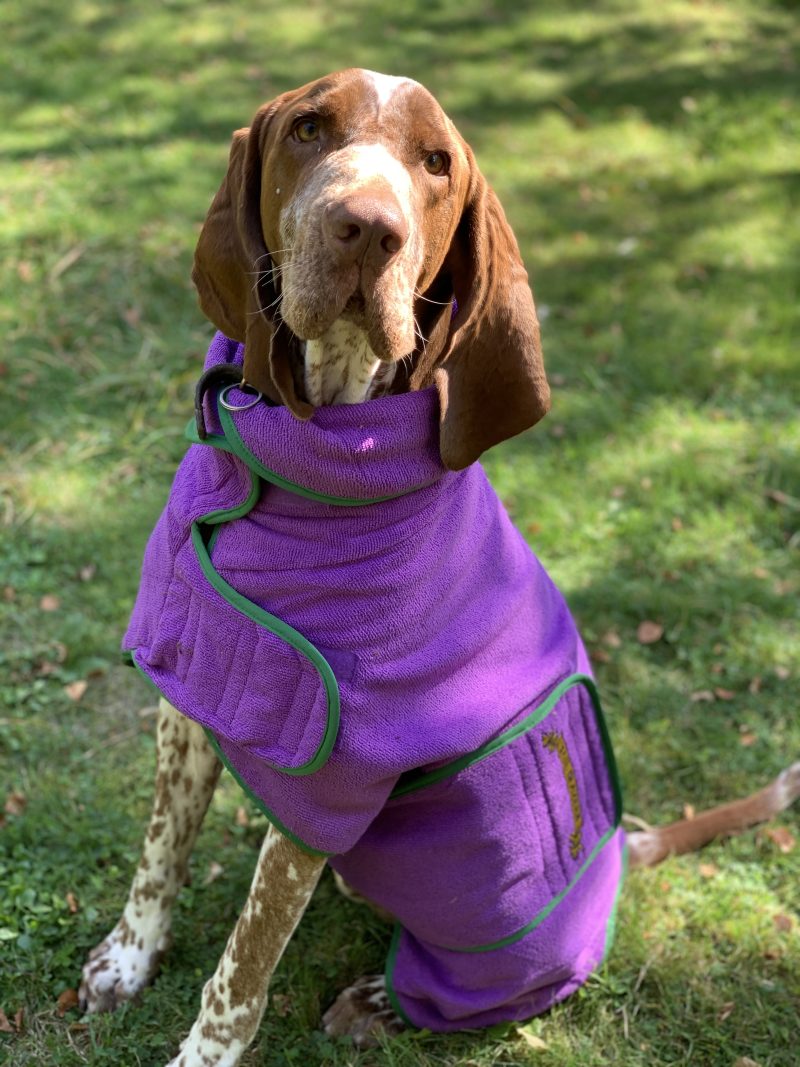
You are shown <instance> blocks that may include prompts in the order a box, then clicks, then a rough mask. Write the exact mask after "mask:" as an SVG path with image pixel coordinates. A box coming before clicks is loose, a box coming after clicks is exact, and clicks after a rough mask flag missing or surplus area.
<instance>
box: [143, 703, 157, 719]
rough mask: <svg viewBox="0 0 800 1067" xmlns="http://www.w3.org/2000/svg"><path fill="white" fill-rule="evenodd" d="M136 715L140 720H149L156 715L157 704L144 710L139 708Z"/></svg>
mask: <svg viewBox="0 0 800 1067" xmlns="http://www.w3.org/2000/svg"><path fill="white" fill-rule="evenodd" d="M138 715H139V718H140V719H150V718H152V717H153V715H158V704H150V705H148V707H146V708H139V711H138Z"/></svg>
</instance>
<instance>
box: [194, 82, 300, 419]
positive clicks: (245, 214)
mask: <svg viewBox="0 0 800 1067" xmlns="http://www.w3.org/2000/svg"><path fill="white" fill-rule="evenodd" d="M278 106H279V102H278V101H274V102H273V103H272V104H266V105H265V106H264V107H262V108H261V110H260V111H259V112H258V114H257V115H256V117H255V119H254V120H253V124H252V126H250V127H249V128H247V129H243V130H237V131H236V133H235V134H234V135H233V143H232V145H231V151H230V158H229V160H228V172H227V174H226V175H225V179H224V181H223V182H222V185H221V186H220V188H219V191H218V192H217V195H216V196H215V197H214V199H213V201H212V203H211V207H210V208H209V211H208V215H207V216H206V220H205V222H204V224H203V228H202V229H201V231H200V237H199V239H198V242H197V248H196V250H195V254H194V267H193V269H192V280H193V281H194V284H195V286H196V287H197V292H198V294H199V298H200V307H201V308H202V310H203V312H204V314H205V315H206V316H207V317H208V318H209V319H210V320H211V322H213V323H214V325H215V326H216V327H217V328H218V329H220V330H222V332H223V333H224V334H226V335H227V336H228V337H230V338H232V339H233V340H235V341H243V342H244V345H245V358H244V377H245V379H246V380H247V382H248V383H249V384H250V385H252V386H254V387H255V388H256V389H258V390H260V392H262V393H264V394H265V395H266V396H268V397H269V398H270V399H271V400H274V401H276V402H277V403H283V404H285V405H286V406H287V407H288V408H290V409H291V411H292V412H293V413H294V414H295V415H296V416H297V417H298V418H308V417H309V416H310V415H311V414H312V412H313V408H312V407H311V405H310V404H307V403H306V402H305V401H303V400H301V399H300V398H299V397H298V395H297V392H296V389H295V384H294V380H293V376H292V363H293V361H294V360H296V359H297V358H298V351H299V350H298V346H299V342H298V340H297V338H296V337H295V336H294V334H292V332H291V331H290V330H289V327H288V326H287V325H286V324H285V323H284V322H283V320H282V319H281V318H280V310H279V305H280V299H279V292H278V289H277V285H276V283H275V281H274V278H275V271H274V270H273V267H274V266H275V264H274V263H273V262H272V257H271V256H270V253H269V250H268V249H267V247H266V243H265V240H264V233H263V228H262V225H261V177H262V167H263V154H264V150H265V146H266V139H267V137H268V135H269V127H270V123H271V122H272V120H273V118H274V116H275V113H276V111H277V110H278Z"/></svg>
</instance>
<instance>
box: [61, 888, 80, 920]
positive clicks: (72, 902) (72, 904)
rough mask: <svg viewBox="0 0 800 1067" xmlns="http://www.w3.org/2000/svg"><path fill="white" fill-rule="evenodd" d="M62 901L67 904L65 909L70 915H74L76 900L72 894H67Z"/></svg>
mask: <svg viewBox="0 0 800 1067" xmlns="http://www.w3.org/2000/svg"><path fill="white" fill-rule="evenodd" d="M64 899H65V900H66V902H67V907H68V908H69V913H70V915H75V913H76V912H77V910H78V899H77V897H76V896H75V894H74V893H67V895H66V896H65V897H64Z"/></svg>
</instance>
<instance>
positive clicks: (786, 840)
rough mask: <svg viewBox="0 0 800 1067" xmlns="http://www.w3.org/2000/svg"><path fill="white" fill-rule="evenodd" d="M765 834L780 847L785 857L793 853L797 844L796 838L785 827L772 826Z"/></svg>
mask: <svg viewBox="0 0 800 1067" xmlns="http://www.w3.org/2000/svg"><path fill="white" fill-rule="evenodd" d="M764 833H765V834H766V836H767V837H768V838H769V839H770V841H771V842H772V843H773V844H774V845H777V846H778V848H779V849H780V850H781V852H783V853H784V855H787V854H788V853H789V852H791V851H792V849H793V848H794V846H795V845H796V844H797V842H796V841H795V839H794V837H793V836H792V834H791V833H790V831H789V830H787V829H786V827H785V826H770V827H769V828H768V829H767V830H765V831H764Z"/></svg>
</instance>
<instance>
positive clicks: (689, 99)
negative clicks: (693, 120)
mask: <svg viewBox="0 0 800 1067" xmlns="http://www.w3.org/2000/svg"><path fill="white" fill-rule="evenodd" d="M681 107H682V108H683V110H684V111H685V112H686V113H687V115H691V113H692V112H693V111H697V101H696V100H695V98H694V97H693V96H682V97H681Z"/></svg>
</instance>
